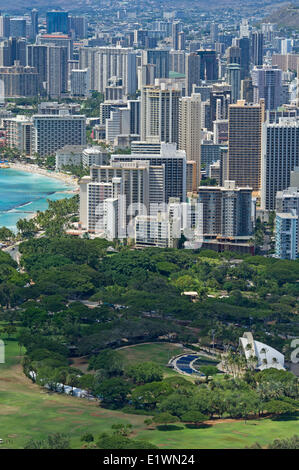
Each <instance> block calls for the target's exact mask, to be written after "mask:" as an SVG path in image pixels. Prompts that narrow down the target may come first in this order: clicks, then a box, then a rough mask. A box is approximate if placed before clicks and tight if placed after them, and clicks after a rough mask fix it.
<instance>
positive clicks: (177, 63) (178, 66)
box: [169, 50, 186, 74]
mask: <svg viewBox="0 0 299 470" xmlns="http://www.w3.org/2000/svg"><path fill="white" fill-rule="evenodd" d="M185 56H186V54H185V51H184V50H179V51H170V52H169V60H170V65H169V68H170V70H171V71H172V72H177V73H180V74H185V69H186V65H185Z"/></svg>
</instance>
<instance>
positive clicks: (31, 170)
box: [9, 163, 79, 192]
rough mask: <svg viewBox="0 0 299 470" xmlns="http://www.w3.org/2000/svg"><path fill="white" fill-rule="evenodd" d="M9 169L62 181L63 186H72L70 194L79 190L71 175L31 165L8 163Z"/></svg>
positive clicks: (74, 178) (76, 181)
mask: <svg viewBox="0 0 299 470" xmlns="http://www.w3.org/2000/svg"><path fill="white" fill-rule="evenodd" d="M9 167H10V168H11V169H12V170H19V171H26V172H28V173H32V174H38V175H41V176H47V177H48V178H55V179H58V180H60V181H63V183H65V184H68V185H70V186H73V190H72V192H76V191H78V189H79V184H78V179H77V178H76V177H73V176H71V175H66V174H65V173H61V172H56V171H50V170H46V169H44V168H40V167H39V166H38V165H35V164H33V163H27V164H25V163H9Z"/></svg>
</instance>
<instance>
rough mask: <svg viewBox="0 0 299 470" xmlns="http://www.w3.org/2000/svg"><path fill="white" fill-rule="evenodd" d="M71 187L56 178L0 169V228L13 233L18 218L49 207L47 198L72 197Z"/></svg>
mask: <svg viewBox="0 0 299 470" xmlns="http://www.w3.org/2000/svg"><path fill="white" fill-rule="evenodd" d="M70 189H73V186H71V185H68V184H66V183H64V182H63V181H60V180H58V179H55V178H51V177H47V176H41V175H39V174H33V173H27V172H25V171H19V170H14V169H10V168H8V169H4V168H3V169H0V227H3V226H5V227H8V228H9V229H11V230H16V223H17V221H18V220H19V219H23V218H25V217H31V216H32V214H33V213H34V212H36V211H38V210H40V211H44V210H46V209H47V207H48V203H47V199H51V200H57V199H63V198H65V197H72V196H73V195H72V194H70V193H65V192H64V191H67V190H70Z"/></svg>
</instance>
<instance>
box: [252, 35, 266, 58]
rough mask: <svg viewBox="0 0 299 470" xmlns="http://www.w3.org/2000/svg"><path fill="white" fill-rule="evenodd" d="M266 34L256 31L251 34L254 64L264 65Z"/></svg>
mask: <svg viewBox="0 0 299 470" xmlns="http://www.w3.org/2000/svg"><path fill="white" fill-rule="evenodd" d="M263 58H264V35H263V33H261V32H259V31H254V32H253V33H252V36H251V62H252V64H253V65H263Z"/></svg>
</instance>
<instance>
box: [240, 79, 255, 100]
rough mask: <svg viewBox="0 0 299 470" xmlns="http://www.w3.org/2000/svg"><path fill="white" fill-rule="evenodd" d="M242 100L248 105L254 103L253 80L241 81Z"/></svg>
mask: <svg viewBox="0 0 299 470" xmlns="http://www.w3.org/2000/svg"><path fill="white" fill-rule="evenodd" d="M241 100H244V101H246V102H247V103H253V86H252V79H251V78H244V80H241Z"/></svg>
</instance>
